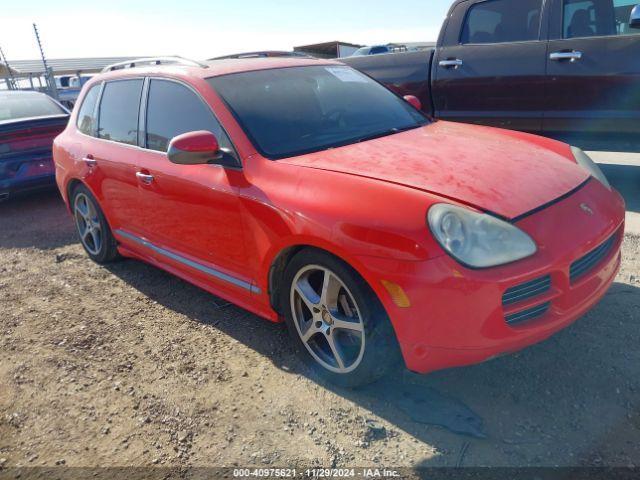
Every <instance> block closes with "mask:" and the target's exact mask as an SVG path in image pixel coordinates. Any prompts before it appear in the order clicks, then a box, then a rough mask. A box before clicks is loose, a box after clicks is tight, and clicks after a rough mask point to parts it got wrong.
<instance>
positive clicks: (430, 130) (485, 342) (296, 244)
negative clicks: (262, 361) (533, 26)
mask: <svg viewBox="0 0 640 480" xmlns="http://www.w3.org/2000/svg"><path fill="white" fill-rule="evenodd" d="M164 62H165V64H163V60H156V61H154V60H151V61H148V60H147V61H137V62H131V63H130V64H127V65H116V66H112V67H110V68H108V69H106V70H108V71H106V72H105V73H103V74H102V75H99V76H97V77H95V78H94V79H93V80H91V81H90V82H89V83H87V85H86V86H85V87H84V89H83V92H82V95H81V98H80V101H79V102H78V104H77V107H76V109H75V110H74V112H73V115H72V117H71V120H70V122H69V125H68V127H67V128H66V130H65V131H64V132H63V133H62V134H61V135H60V136H59V137H57V139H56V140H55V146H54V158H55V164H56V178H57V183H58V185H59V188H60V191H61V192H62V195H63V197H64V199H65V201H66V202H67V204H68V207H69V210H70V212H71V213H72V214H73V216H74V218H75V222H76V224H77V228H78V233H79V236H80V239H81V241H82V245H83V246H84V248H85V250H86V251H87V253H88V255H89V256H90V257H91V258H92V259H93V260H94V261H96V262H98V263H103V262H109V261H112V260H114V259H116V258H118V257H120V256H123V257H133V258H137V259H140V260H143V261H146V262H149V263H151V264H153V265H156V266H158V267H160V268H162V269H165V270H167V271H169V272H171V273H173V274H175V275H177V276H179V277H182V278H183V279H185V280H187V281H189V282H192V283H194V284H196V285H198V286H200V287H202V288H204V289H205V290H208V291H209V292H211V293H213V294H215V295H217V296H219V297H223V298H225V299H228V300H229V301H231V302H233V303H235V304H237V305H239V306H241V307H243V308H245V309H247V310H250V311H252V312H254V313H256V314H257V315H259V316H261V317H264V318H266V319H268V320H271V321H274V322H278V321H281V320H284V321H285V322H286V323H287V326H288V328H289V331H290V332H291V336H292V339H293V342H294V343H295V344H296V346H297V348H298V350H299V352H300V354H301V355H302V356H303V357H304V358H305V359H306V360H307V361H308V362H309V363H310V364H311V365H312V366H313V367H314V368H315V369H317V370H318V371H319V372H321V373H322V374H324V375H325V376H326V377H328V379H329V380H331V381H334V382H336V383H339V384H342V385H348V386H356V385H359V384H364V383H367V382H371V381H373V380H375V379H376V378H378V377H380V376H381V375H383V374H384V373H385V372H387V371H388V368H389V367H390V366H391V365H393V364H394V363H395V362H396V361H397V360H400V359H402V360H403V361H404V363H405V365H406V366H407V368H409V369H410V370H413V371H415V372H423V373H424V372H429V371H433V370H437V369H442V368H447V367H454V366H461V365H468V364H473V363H476V362H481V361H484V360H487V359H490V358H492V357H495V356H497V355H501V354H504V353H507V352H512V351H515V350H518V349H521V348H523V347H525V346H527V345H530V344H532V343H535V342H538V341H541V340H543V339H545V338H547V337H549V336H550V335H552V334H553V333H554V332H556V331H558V330H559V329H561V328H563V327H566V326H567V325H569V324H570V323H572V322H573V321H574V320H576V319H577V318H578V317H580V316H581V315H583V314H584V313H585V312H586V311H587V310H589V309H590V308H591V307H593V306H594V304H595V303H596V302H597V301H598V300H599V299H600V298H601V297H602V296H603V295H604V293H605V292H606V291H607V288H608V287H609V286H610V284H611V283H612V281H613V278H614V276H615V274H616V272H617V270H618V268H619V265H620V245H621V241H622V237H623V229H624V203H623V200H622V198H621V197H620V195H619V194H618V193H617V192H616V191H614V190H613V189H612V188H611V186H610V185H609V184H608V183H607V180H606V178H605V177H604V176H603V175H602V173H601V171H600V170H599V168H598V167H597V166H596V165H595V164H594V163H593V162H592V161H591V160H590V158H589V157H588V156H587V155H586V154H584V153H583V152H582V151H581V150H579V149H577V148H572V147H570V146H568V145H565V144H562V143H558V142H556V141H552V140H549V139H545V138H540V137H535V136H531V135H527V134H524V133H518V132H513V131H503V130H498V129H493V128H487V127H479V126H470V125H461V124H456V123H449V122H444V121H433V120H431V119H429V118H427V117H425V116H424V115H423V114H422V113H420V112H419V111H418V110H417V109H416V108H414V104H415V99H412V98H410V99H407V100H410V101H405V100H404V99H402V98H400V97H398V96H396V95H395V94H394V93H392V92H390V91H389V90H387V89H386V88H384V87H383V86H382V85H380V84H378V83H377V82H375V81H374V80H372V79H370V78H369V77H367V76H365V75H363V74H361V73H359V72H358V71H356V70H353V69H351V68H350V67H347V66H344V65H342V64H340V63H337V62H332V61H325V60H316V59H291V58H274V59H270V58H265V59H244V60H243V59H230V60H218V61H212V62H209V63H199V62H192V61H187V60H184V59H177V58H176V59H170V60H169V61H166V60H164Z"/></svg>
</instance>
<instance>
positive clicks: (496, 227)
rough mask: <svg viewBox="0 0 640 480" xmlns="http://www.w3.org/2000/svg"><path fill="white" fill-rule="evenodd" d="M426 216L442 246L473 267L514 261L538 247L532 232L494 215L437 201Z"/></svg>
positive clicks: (492, 265) (527, 255)
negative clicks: (531, 234) (531, 235)
mask: <svg viewBox="0 0 640 480" xmlns="http://www.w3.org/2000/svg"><path fill="white" fill-rule="evenodd" d="M427 218H428V223H429V228H430V229H431V232H432V233H433V235H434V236H435V237H436V239H437V240H438V242H439V243H440V245H441V246H442V248H444V249H445V250H446V251H447V252H448V253H449V254H450V255H451V256H452V257H454V258H455V259H456V260H458V261H459V262H460V263H462V264H464V265H467V266H469V267H472V268H487V267H495V266H497V265H503V264H505V263H510V262H515V261H516V260H520V259H522V258H526V257H529V256H531V255H533V254H534V253H536V250H537V248H536V244H535V243H534V241H533V240H532V239H531V237H530V236H529V235H527V234H526V233H524V232H523V231H522V230H520V229H519V228H517V227H515V226H513V225H511V224H510V223H507V222H504V221H502V220H499V219H497V218H495V217H492V216H491V215H486V214H481V213H476V212H473V211H471V210H469V209H466V208H462V207H457V206H455V205H449V204H446V203H438V204H436V205H434V206H432V207H431V208H430V209H429V213H428V214H427Z"/></svg>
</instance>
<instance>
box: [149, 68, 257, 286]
mask: <svg viewBox="0 0 640 480" xmlns="http://www.w3.org/2000/svg"><path fill="white" fill-rule="evenodd" d="M143 111H144V113H146V115H144V116H145V117H146V135H145V138H144V144H143V145H144V147H145V148H144V149H142V151H141V153H140V155H139V157H138V163H137V174H138V177H139V192H140V209H141V211H144V212H145V218H144V219H141V222H142V225H143V231H144V239H145V241H147V242H148V246H151V248H152V250H153V252H152V253H153V254H154V255H155V256H156V257H157V258H158V259H159V260H160V261H161V262H163V263H169V264H170V265H173V266H174V267H175V268H178V269H182V270H185V271H187V272H189V274H190V275H193V274H196V275H199V276H200V277H202V278H203V280H204V281H213V282H214V283H216V284H217V285H218V286H219V287H222V288H225V287H227V288H244V289H245V290H247V291H250V290H251V281H252V279H251V275H250V274H248V273H247V268H246V264H247V262H246V257H245V241H244V237H243V222H242V213H241V205H240V202H239V200H238V197H237V194H236V191H237V188H238V185H240V184H242V182H243V181H244V176H243V173H242V170H241V169H240V168H239V167H240V165H239V163H238V164H236V167H235V168H234V167H233V166H230V167H222V166H220V165H176V164H173V163H171V162H170V161H169V159H168V158H167V155H166V151H167V147H168V145H169V141H170V140H171V139H172V138H173V137H175V136H176V135H179V134H182V133H186V132H190V131H196V130H207V131H211V132H212V133H214V134H215V135H216V137H217V138H218V141H219V143H220V145H221V147H223V148H225V149H227V150H228V151H229V152H231V153H230V154H229V155H230V156H231V157H233V156H234V155H235V154H234V153H233V147H232V145H231V143H230V141H229V138H228V136H227V135H226V133H225V132H224V130H223V129H222V128H221V126H220V124H219V122H218V121H217V120H216V118H215V117H214V115H213V113H212V112H211V110H210V109H209V107H208V106H207V105H206V104H205V103H204V101H203V100H202V99H201V98H200V96H199V95H198V94H197V93H196V92H195V91H193V90H192V89H191V88H189V87H187V86H186V85H184V84H181V83H178V82H176V81H172V80H162V79H151V80H150V81H149V86H148V97H147V103H146V109H144V110H143Z"/></svg>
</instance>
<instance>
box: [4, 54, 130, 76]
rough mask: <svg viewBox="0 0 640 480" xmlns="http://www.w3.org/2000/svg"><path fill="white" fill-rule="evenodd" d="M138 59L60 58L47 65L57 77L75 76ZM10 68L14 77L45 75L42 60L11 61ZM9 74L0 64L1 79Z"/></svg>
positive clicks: (5, 67) (96, 71) (50, 61)
mask: <svg viewBox="0 0 640 480" xmlns="http://www.w3.org/2000/svg"><path fill="white" fill-rule="evenodd" d="M140 57H141V56H136V57H97V58H58V59H47V65H48V66H49V68H51V70H53V73H54V74H55V75H75V74H77V73H79V72H82V73H98V72H100V71H101V70H102V69H103V68H104V67H106V66H108V65H112V64H114V63H120V62H127V61H130V60H134V59H136V58H140ZM8 63H9V67H10V68H11V74H13V76H14V77H16V78H18V77H22V78H26V77H30V76H39V75H44V74H45V71H44V66H43V64H42V60H41V59H37V60H10V61H9V62H8ZM8 73H9V71H8V69H7V66H6V65H5V64H4V63H2V62H0V77H5V76H7V74H8Z"/></svg>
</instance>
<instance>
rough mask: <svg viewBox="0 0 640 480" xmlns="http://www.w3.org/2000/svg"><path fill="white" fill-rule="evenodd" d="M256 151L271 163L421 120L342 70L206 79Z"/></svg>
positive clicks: (283, 71)
mask: <svg viewBox="0 0 640 480" xmlns="http://www.w3.org/2000/svg"><path fill="white" fill-rule="evenodd" d="M208 81H209V83H210V84H211V85H212V86H213V88H214V89H215V90H216V91H217V92H218V94H219V95H220V96H221V97H222V98H223V100H224V101H225V102H226V104H227V105H228V106H229V108H230V109H231V111H232V113H233V114H234V115H235V117H236V119H237V120H238V122H239V123H240V125H241V126H242V128H243V129H244V131H245V132H246V134H247V135H248V136H249V138H250V139H251V141H252V142H253V143H254V146H255V147H256V149H258V151H259V152H260V153H261V154H262V155H264V156H266V157H267V158H271V159H277V158H285V157H291V156H295V155H300V154H303V153H309V152H314V151H319V150H325V149H327V148H332V147H338V146H342V145H348V144H350V143H356V142H359V141H364V140H367V139H371V138H375V137H380V136H384V135H391V134H393V133H397V132H399V131H403V130H408V129H412V128H417V127H419V126H421V125H424V124H426V123H428V120H427V118H426V117H425V116H424V115H423V114H422V113H420V112H419V111H418V110H416V109H414V108H413V107H412V106H410V105H409V104H408V103H406V102H405V101H404V100H402V99H401V98H399V97H397V96H396V95H394V94H393V93H391V92H390V91H389V90H387V89H386V88H385V87H383V86H382V85H380V84H379V83H377V82H375V81H374V80H372V79H370V78H369V77H367V76H366V75H363V74H361V73H360V72H358V71H356V70H354V69H352V68H350V67H346V66H344V67H343V66H333V65H325V66H310V67H290V68H280V69H272V70H258V71H252V72H243V73H235V74H230V75H223V76H220V77H213V78H210V79H209V80H208Z"/></svg>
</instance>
